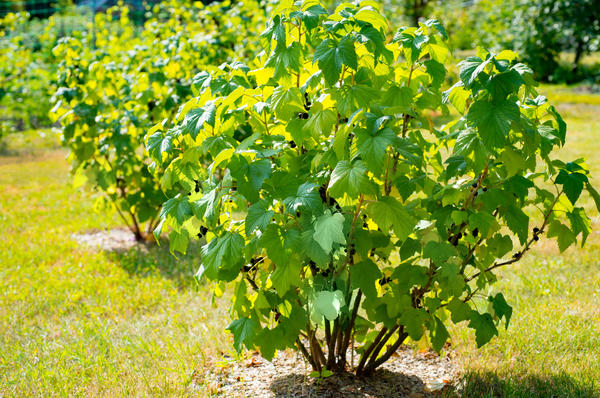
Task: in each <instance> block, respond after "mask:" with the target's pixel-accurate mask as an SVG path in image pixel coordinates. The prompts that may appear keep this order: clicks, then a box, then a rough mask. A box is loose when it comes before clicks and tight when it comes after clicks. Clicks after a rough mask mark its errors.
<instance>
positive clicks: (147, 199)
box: [53, 1, 265, 240]
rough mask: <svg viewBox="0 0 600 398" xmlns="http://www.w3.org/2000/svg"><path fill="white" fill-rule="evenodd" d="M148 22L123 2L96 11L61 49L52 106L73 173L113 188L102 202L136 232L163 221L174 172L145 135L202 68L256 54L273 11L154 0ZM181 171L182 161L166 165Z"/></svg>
mask: <svg viewBox="0 0 600 398" xmlns="http://www.w3.org/2000/svg"><path fill="white" fill-rule="evenodd" d="M151 11H152V12H151V13H150V17H149V18H148V19H147V20H146V22H145V24H144V28H143V29H137V28H136V27H135V26H134V24H132V23H131V21H130V20H129V17H128V15H129V14H128V12H129V9H128V8H127V7H116V8H112V9H109V10H107V12H105V13H98V14H97V15H96V17H95V19H96V20H95V27H94V28H95V33H94V32H93V31H92V30H91V29H89V30H87V31H84V32H80V33H79V34H78V35H77V37H66V38H63V39H61V40H60V42H59V44H58V45H57V46H56V48H55V49H54V55H55V57H56V58H57V59H58V60H60V63H59V64H58V66H59V70H58V89H57V90H56V93H55V94H54V97H53V101H54V103H55V105H54V108H53V116H54V117H55V118H56V120H58V121H60V124H61V126H62V128H63V134H62V139H63V144H64V145H65V146H66V147H68V148H69V149H70V150H71V154H70V155H69V158H68V160H69V161H70V163H71V165H72V171H73V173H74V175H75V180H76V181H77V182H78V183H83V182H84V181H87V182H88V183H89V184H90V185H91V186H92V187H94V189H97V190H99V191H101V192H104V193H105V194H106V195H105V196H103V197H101V199H99V202H98V203H99V205H102V206H103V208H106V209H116V211H117V212H118V214H119V215H120V216H121V218H122V220H123V222H124V223H125V224H126V225H128V226H129V227H130V228H131V230H132V232H133V233H134V235H135V237H136V238H137V239H138V240H148V239H149V238H150V237H151V232H152V231H153V230H154V229H155V227H156V226H157V223H158V221H159V217H158V216H159V210H160V207H161V205H162V203H163V201H164V199H165V193H163V190H164V191H165V192H169V190H171V189H173V186H172V185H173V184H171V183H169V181H170V179H169V178H168V177H165V178H163V179H162V180H160V179H158V178H156V176H155V174H153V173H152V172H151V170H153V169H154V168H155V167H156V164H151V161H150V160H149V159H148V158H147V157H146V154H145V153H144V135H145V134H146V132H147V131H148V129H149V128H150V127H151V126H153V125H154V124H156V123H158V122H162V123H165V124H166V123H169V121H170V120H173V119H175V118H176V116H177V114H178V109H179V105H181V104H183V103H185V102H186V101H188V100H189V99H190V98H191V97H192V84H193V82H194V76H195V75H196V74H197V73H198V72H199V71H201V70H204V69H218V66H219V65H221V64H222V63H224V62H226V61H229V60H232V59H233V58H235V57H240V58H242V59H244V58H247V57H250V56H251V55H253V54H254V53H253V51H254V50H255V48H256V45H255V44H253V43H254V42H255V41H256V40H258V33H256V28H257V27H258V26H261V25H262V24H263V21H264V20H265V11H264V10H263V9H262V8H261V7H260V6H259V4H258V3H256V2H253V1H248V2H245V3H244V4H243V5H236V4H230V3H228V2H227V3H216V4H214V5H211V6H206V7H204V6H202V4H201V3H195V5H181V4H180V3H179V2H176V1H172V2H166V3H163V4H160V5H156V6H154V7H153V9H152V10H151ZM163 172H165V173H173V178H175V176H177V173H179V172H185V171H182V170H179V169H176V168H169V169H167V170H163Z"/></svg>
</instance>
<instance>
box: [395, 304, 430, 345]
mask: <svg viewBox="0 0 600 398" xmlns="http://www.w3.org/2000/svg"><path fill="white" fill-rule="evenodd" d="M427 318H428V315H427V312H426V311H425V310H424V309H417V308H414V307H409V308H408V309H407V310H406V311H404V312H403V313H402V315H401V316H400V319H399V321H400V324H402V325H404V327H405V329H406V332H407V333H408V336H409V337H410V338H411V339H413V340H414V341H419V340H420V339H421V337H422V336H423V324H424V323H425V321H426V320H427Z"/></svg>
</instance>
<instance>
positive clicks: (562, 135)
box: [548, 106, 567, 145]
mask: <svg viewBox="0 0 600 398" xmlns="http://www.w3.org/2000/svg"><path fill="white" fill-rule="evenodd" d="M548 113H550V114H551V115H552V116H554V120H556V124H557V126H558V138H559V139H560V142H561V144H562V145H564V144H565V140H566V137H567V123H565V121H564V120H563V118H562V117H561V116H560V114H559V113H558V111H557V110H556V108H555V107H554V106H550V107H549V108H548Z"/></svg>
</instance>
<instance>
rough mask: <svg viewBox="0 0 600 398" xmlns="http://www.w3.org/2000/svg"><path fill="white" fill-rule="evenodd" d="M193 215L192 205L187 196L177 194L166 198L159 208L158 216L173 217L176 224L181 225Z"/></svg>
mask: <svg viewBox="0 0 600 398" xmlns="http://www.w3.org/2000/svg"><path fill="white" fill-rule="evenodd" d="M192 215H193V212H192V207H191V206H190V202H188V198H187V197H186V196H182V195H181V194H178V195H177V196H175V197H174V198H171V199H169V200H167V201H166V202H165V203H164V204H163V207H162V209H161V210H160V217H161V218H166V217H170V218H172V219H174V220H175V221H176V222H177V224H178V225H183V223H184V222H185V221H187V220H188V219H189V218H190V217H191V216H192Z"/></svg>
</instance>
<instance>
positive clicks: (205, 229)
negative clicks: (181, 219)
mask: <svg viewBox="0 0 600 398" xmlns="http://www.w3.org/2000/svg"><path fill="white" fill-rule="evenodd" d="M207 232H208V228H206V227H200V233H201V234H202V235H206V233H207Z"/></svg>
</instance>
